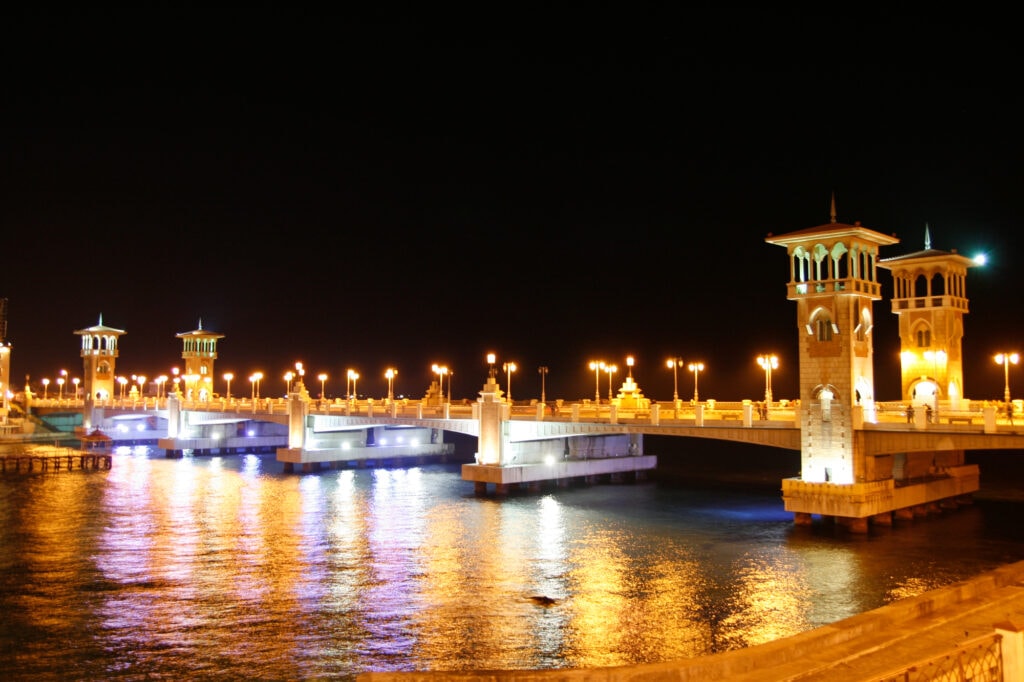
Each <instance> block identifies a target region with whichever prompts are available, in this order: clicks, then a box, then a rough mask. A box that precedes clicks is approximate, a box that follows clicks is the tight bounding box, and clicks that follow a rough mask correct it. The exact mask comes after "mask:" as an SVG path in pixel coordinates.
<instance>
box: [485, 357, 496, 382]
mask: <svg viewBox="0 0 1024 682" xmlns="http://www.w3.org/2000/svg"><path fill="white" fill-rule="evenodd" d="M494 360H495V357H494V353H488V354H487V364H488V368H487V376H489V377H491V378H492V379H493V378H494Z"/></svg>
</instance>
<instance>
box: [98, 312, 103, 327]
mask: <svg viewBox="0 0 1024 682" xmlns="http://www.w3.org/2000/svg"><path fill="white" fill-rule="evenodd" d="M98 326H100V327H102V326H103V313H100V323H99V325H98Z"/></svg>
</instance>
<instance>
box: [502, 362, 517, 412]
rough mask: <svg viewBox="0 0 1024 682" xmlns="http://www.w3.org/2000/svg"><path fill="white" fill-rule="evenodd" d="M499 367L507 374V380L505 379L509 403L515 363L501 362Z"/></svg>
mask: <svg viewBox="0 0 1024 682" xmlns="http://www.w3.org/2000/svg"><path fill="white" fill-rule="evenodd" d="M501 368H502V369H503V370H504V371H505V374H506V375H508V381H507V384H508V386H507V387H508V401H509V402H510V403H511V402H512V372H514V371H516V363H514V362H506V363H505V364H503V365H502V366H501Z"/></svg>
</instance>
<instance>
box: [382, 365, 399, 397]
mask: <svg viewBox="0 0 1024 682" xmlns="http://www.w3.org/2000/svg"><path fill="white" fill-rule="evenodd" d="M396 374H398V370H397V369H392V368H391V367H388V369H387V371H386V372H384V377H385V378H386V379H387V380H388V402H391V401H393V400H394V399H395V375H396Z"/></svg>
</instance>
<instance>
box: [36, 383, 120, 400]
mask: <svg viewBox="0 0 1024 682" xmlns="http://www.w3.org/2000/svg"><path fill="white" fill-rule="evenodd" d="M49 390H50V380H49V379H43V400H46V393H47V391H49ZM122 393H124V391H122Z"/></svg>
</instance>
